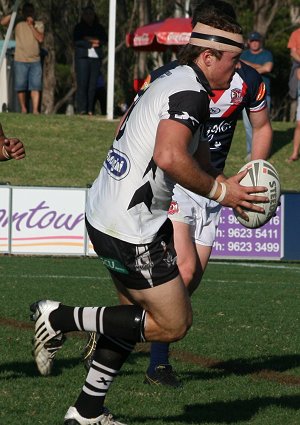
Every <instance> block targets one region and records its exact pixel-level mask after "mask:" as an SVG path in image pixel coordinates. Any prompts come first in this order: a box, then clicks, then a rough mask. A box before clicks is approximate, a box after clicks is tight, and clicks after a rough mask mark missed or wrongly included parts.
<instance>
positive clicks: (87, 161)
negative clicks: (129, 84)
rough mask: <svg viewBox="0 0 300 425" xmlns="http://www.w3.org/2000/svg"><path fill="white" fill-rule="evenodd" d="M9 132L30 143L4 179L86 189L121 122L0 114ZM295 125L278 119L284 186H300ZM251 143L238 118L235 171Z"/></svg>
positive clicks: (232, 157)
mask: <svg viewBox="0 0 300 425" xmlns="http://www.w3.org/2000/svg"><path fill="white" fill-rule="evenodd" d="M0 122H1V123H2V125H3V128H4V130H5V133H6V135H7V136H11V137H19V138H20V139H22V141H23V142H24V144H25V146H26V152H27V157H26V159H25V160H23V161H20V162H16V161H10V162H7V163H6V164H5V166H4V165H3V166H2V167H1V172H0V182H10V183H11V184H13V185H25V186H26V185H30V186H75V187H86V185H87V184H91V183H92V182H93V181H94V179H95V178H96V177H97V175H98V172H99V168H100V166H101V165H102V162H103V160H104V158H105V156H106V153H107V150H108V148H109V146H110V145H111V143H112V140H113V136H114V132H115V129H116V127H117V123H118V120H115V121H113V122H108V121H107V120H105V119H103V118H102V117H99V116H96V117H86V116H71V117H68V116H65V115H38V116H34V115H32V114H28V115H21V114H17V113H8V114H4V113H2V114H0ZM294 127H295V124H294V123H291V122H274V123H273V129H274V143H273V150H272V155H271V157H270V162H271V163H272V164H273V165H274V166H275V167H276V168H277V170H278V172H279V175H280V179H281V184H282V189H283V190H296V191H299V190H300V161H297V162H294V163H292V164H287V163H286V159H287V158H288V157H289V156H290V154H291V152H292V138H293V132H294ZM245 155H246V141H245V131H244V128H243V123H242V122H241V121H239V122H238V125H237V129H236V132H235V136H234V140H233V144H232V148H231V151H230V154H229V156H228V159H227V163H226V170H225V171H226V174H228V175H233V174H235V173H237V171H238V170H239V169H240V168H241V166H242V165H244V163H245Z"/></svg>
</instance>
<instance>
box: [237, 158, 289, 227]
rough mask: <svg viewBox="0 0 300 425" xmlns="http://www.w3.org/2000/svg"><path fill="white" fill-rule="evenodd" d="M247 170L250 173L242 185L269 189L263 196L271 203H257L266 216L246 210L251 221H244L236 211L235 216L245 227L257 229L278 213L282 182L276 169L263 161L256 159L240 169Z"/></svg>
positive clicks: (242, 181)
mask: <svg viewBox="0 0 300 425" xmlns="http://www.w3.org/2000/svg"><path fill="white" fill-rule="evenodd" d="M246 168H247V169H248V173H247V174H246V176H245V177H244V178H243V179H242V180H241V182H240V184H241V185H242V186H265V187H267V188H268V191H267V192H264V193H261V195H263V196H267V197H268V198H269V200H270V202H266V203H256V205H259V206H261V207H263V208H264V210H265V213H264V214H263V213H258V212H255V211H250V210H248V209H244V210H245V212H246V213H247V215H248V217H249V221H246V220H244V219H243V218H242V217H241V216H240V215H239V214H237V213H236V211H234V214H235V216H236V218H237V219H238V221H239V222H240V223H241V224H242V225H243V226H245V227H249V228H251V229H256V228H258V227H261V226H263V225H264V224H266V223H267V222H268V221H269V220H270V219H271V218H272V217H273V216H274V214H275V212H276V209H277V207H278V203H279V198H280V192H281V189H280V180H279V176H278V173H277V171H276V169H275V167H274V166H273V165H272V164H270V163H269V162H268V161H265V160H263V159H256V160H254V161H250V162H248V163H247V164H245V165H244V166H243V167H242V168H241V169H240V171H243V170H245V169H246ZM257 195H259V194H257ZM254 204H255V203H254Z"/></svg>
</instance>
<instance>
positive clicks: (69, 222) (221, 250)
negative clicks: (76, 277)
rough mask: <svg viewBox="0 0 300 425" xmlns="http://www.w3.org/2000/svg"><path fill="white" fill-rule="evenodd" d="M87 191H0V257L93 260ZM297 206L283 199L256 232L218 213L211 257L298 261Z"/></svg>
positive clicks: (226, 212)
mask: <svg viewBox="0 0 300 425" xmlns="http://www.w3.org/2000/svg"><path fill="white" fill-rule="evenodd" d="M87 191H88V189H87V188H64V187H21V186H10V185H3V186H0V254H1V253H2V254H7V253H8V254H10V253H11V254H40V255H93V256H94V255H96V254H95V252H94V250H93V246H92V244H91V242H90V241H89V238H88V236H87V232H86V229H85V222H84V214H85V201H86V195H87ZM297 202H298V204H299V205H300V194H299V193H293V194H289V193H287V194H284V195H282V196H281V206H280V207H279V208H278V210H277V212H276V216H274V217H273V218H272V219H271V220H270V221H269V222H268V223H267V224H266V225H265V226H263V227H261V228H258V229H247V228H246V227H243V226H242V225H241V224H240V223H238V221H237V219H236V218H235V216H234V214H233V212H232V210H231V209H230V208H223V209H222V212H221V218H220V224H219V227H218V229H217V236H216V241H215V244H214V247H213V251H212V258H213V259H240V260H242V259H249V260H250V259H251V260H252V259H256V260H281V259H284V260H289V259H292V260H299V259H300V248H298V246H299V244H298V242H299V229H300V226H299V225H298V214H297V211H298V209H297V208H295V205H298V204H297ZM296 242H297V243H296ZM287 254H288V255H287Z"/></svg>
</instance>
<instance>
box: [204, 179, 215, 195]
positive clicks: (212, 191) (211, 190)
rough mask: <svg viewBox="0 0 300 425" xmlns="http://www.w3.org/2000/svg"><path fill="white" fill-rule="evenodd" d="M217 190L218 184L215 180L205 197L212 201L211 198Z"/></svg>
mask: <svg viewBox="0 0 300 425" xmlns="http://www.w3.org/2000/svg"><path fill="white" fill-rule="evenodd" d="M217 189H218V182H217V180H215V181H214V184H213V185H212V188H211V189H210V191H209V193H208V194H207V195H206V198H208V199H212V198H213V196H215V194H216V191H217Z"/></svg>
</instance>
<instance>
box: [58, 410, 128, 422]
mask: <svg viewBox="0 0 300 425" xmlns="http://www.w3.org/2000/svg"><path fill="white" fill-rule="evenodd" d="M64 425H126V424H124V423H123V422H119V421H116V420H115V419H114V418H113V415H112V414H111V413H110V412H109V410H108V409H106V408H104V411H103V413H102V414H101V415H100V416H98V417H97V418H91V419H87V418H83V417H82V416H81V415H80V414H79V413H78V411H77V409H76V408H75V407H70V408H69V410H68V411H67V413H66V416H65V421H64Z"/></svg>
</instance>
